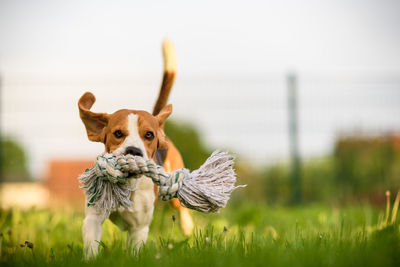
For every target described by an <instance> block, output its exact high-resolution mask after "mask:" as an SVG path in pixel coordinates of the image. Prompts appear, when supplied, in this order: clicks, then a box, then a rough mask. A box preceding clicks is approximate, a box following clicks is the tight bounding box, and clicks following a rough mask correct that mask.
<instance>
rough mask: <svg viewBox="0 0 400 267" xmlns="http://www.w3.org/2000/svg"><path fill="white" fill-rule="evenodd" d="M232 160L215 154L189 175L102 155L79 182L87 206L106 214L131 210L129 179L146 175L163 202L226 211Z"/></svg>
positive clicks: (140, 160) (149, 162) (141, 160)
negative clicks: (178, 202) (174, 200)
mask: <svg viewBox="0 0 400 267" xmlns="http://www.w3.org/2000/svg"><path fill="white" fill-rule="evenodd" d="M233 163H234V157H233V156H231V155H230V154H228V153H226V152H219V151H215V152H214V153H212V155H211V156H210V157H209V158H208V159H207V160H206V162H205V163H204V164H203V165H202V166H201V167H200V168H199V169H197V170H195V171H193V172H192V173H190V172H189V170H187V169H179V170H176V171H174V172H172V173H171V174H169V173H167V172H165V170H164V168H163V167H161V166H158V165H156V164H155V163H154V161H153V160H145V159H144V158H142V157H137V156H132V155H126V156H118V157H115V156H114V155H113V154H110V153H103V154H101V155H100V156H98V157H97V159H96V162H95V165H94V167H93V168H92V169H88V170H86V171H85V172H84V173H83V174H82V175H81V177H80V178H79V180H80V182H81V184H82V186H81V187H82V188H83V189H84V191H85V195H86V199H87V201H88V203H87V204H88V206H94V207H95V208H96V209H97V210H99V211H104V212H106V213H107V214H109V213H110V212H111V211H113V210H116V209H117V208H118V207H119V206H124V207H125V208H127V209H130V207H131V204H132V203H131V201H130V199H129V198H130V194H131V192H132V191H134V190H136V189H135V188H131V187H130V186H129V182H128V181H129V179H135V178H139V177H141V176H142V175H145V176H147V177H149V178H151V179H152V180H153V182H154V183H155V184H157V185H158V186H159V191H158V195H159V198H160V199H162V200H165V201H166V200H170V199H172V198H178V199H179V201H180V203H181V205H183V206H185V207H187V208H190V209H194V210H197V211H200V212H204V213H209V212H218V211H219V210H220V209H221V208H223V207H225V206H226V204H227V202H228V200H229V198H230V194H231V193H232V191H233V190H235V189H236V188H238V187H243V185H240V186H235V182H236V177H235V172H234V169H233Z"/></svg>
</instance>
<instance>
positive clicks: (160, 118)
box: [156, 104, 172, 128]
mask: <svg viewBox="0 0 400 267" xmlns="http://www.w3.org/2000/svg"><path fill="white" fill-rule="evenodd" d="M171 112H172V105H171V104H169V105H166V106H165V107H163V109H162V110H161V111H160V113H158V115H157V116H156V118H157V120H158V123H159V125H160V127H161V128H164V123H165V120H166V119H167V118H168V117H169V115H171Z"/></svg>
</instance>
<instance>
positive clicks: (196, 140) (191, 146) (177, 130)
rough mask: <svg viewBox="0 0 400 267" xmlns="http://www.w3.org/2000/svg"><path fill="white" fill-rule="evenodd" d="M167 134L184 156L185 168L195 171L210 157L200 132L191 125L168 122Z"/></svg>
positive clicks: (166, 125)
mask: <svg viewBox="0 0 400 267" xmlns="http://www.w3.org/2000/svg"><path fill="white" fill-rule="evenodd" d="M165 133H166V134H167V136H168V138H169V139H171V141H172V142H174V145H175V146H176V147H177V148H178V150H179V152H180V153H181V154H182V157H183V161H184V163H185V167H186V168H188V169H190V170H195V169H198V168H199V167H200V165H201V164H203V163H204V161H205V160H206V159H207V158H208V157H209V156H210V153H211V151H210V150H209V149H207V148H206V146H205V145H204V142H203V140H201V138H200V134H199V132H198V130H197V129H196V128H195V127H194V126H193V125H191V124H189V123H185V122H176V121H173V120H167V122H166V124H165Z"/></svg>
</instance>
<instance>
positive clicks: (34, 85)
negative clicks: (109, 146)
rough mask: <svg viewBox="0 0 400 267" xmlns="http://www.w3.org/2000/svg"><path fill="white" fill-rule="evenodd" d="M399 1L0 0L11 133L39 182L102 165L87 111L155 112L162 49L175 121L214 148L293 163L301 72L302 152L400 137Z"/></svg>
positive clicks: (5, 115)
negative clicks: (51, 174) (169, 47)
mask: <svg viewBox="0 0 400 267" xmlns="http://www.w3.org/2000/svg"><path fill="white" fill-rule="evenodd" d="M399 14H400V1H396V0H375V1H372V0H360V1H350V0H335V1H333V0H332V1H321V0H319V1H318V0H316V1H296V0H293V1H290V0H281V1H232V0H229V1H228V0H223V1H215V0H213V1H208V0H203V1H84V0H80V1H55V0H46V1H18V0H2V1H0V36H1V41H0V74H1V77H2V84H3V86H2V96H1V106H2V120H1V122H2V127H1V131H2V133H3V134H5V135H8V136H13V137H14V138H16V139H18V140H19V141H21V142H22V143H23V144H24V145H25V147H26V149H27V152H28V155H29V158H30V162H31V163H30V166H31V169H32V170H33V171H34V173H35V175H39V174H40V173H42V172H43V170H44V169H45V166H46V162H47V161H48V160H50V159H52V158H57V157H58V158H65V157H69V158H77V157H81V158H82V157H85V158H88V157H91V158H93V157H94V156H95V155H96V154H98V153H99V152H101V150H102V147H101V145H99V144H92V143H89V142H88V141H87V138H86V136H85V131H84V128H83V125H82V123H81V122H80V120H79V118H78V112H77V108H76V102H77V100H78V99H79V97H80V95H81V94H82V93H83V92H84V91H86V90H91V91H92V92H93V93H95V95H96V96H97V99H98V102H97V103H96V104H95V106H94V109H95V111H99V112H109V113H111V112H113V111H115V110H117V109H120V108H132V109H147V110H150V109H151V107H152V105H153V103H154V101H155V98H156V95H157V91H158V88H159V84H160V80H161V71H162V64H161V63H162V58H161V49H160V48H161V41H162V39H163V38H164V37H166V36H168V37H169V38H170V39H171V40H172V41H173V42H174V44H175V46H176V50H177V55H178V78H177V80H176V84H175V86H174V89H173V92H172V95H171V103H173V104H174V113H173V118H175V119H182V120H186V121H190V122H191V123H192V124H194V125H195V126H197V127H198V128H199V130H200V131H201V133H202V136H203V137H204V138H205V140H206V143H207V145H208V146H209V147H210V148H229V149H232V150H234V151H237V152H238V153H240V154H241V155H243V156H245V157H247V158H249V159H252V160H253V159H254V160H255V161H258V162H263V163H267V162H270V161H271V159H281V158H287V156H288V151H289V149H288V137H287V114H286V97H287V95H286V83H285V77H286V75H287V73H288V71H295V72H296V73H297V74H298V76H299V108H300V110H299V114H300V115H299V120H300V127H299V129H300V150H301V155H302V156H304V157H310V156H315V155H324V154H326V153H329V152H330V151H332V146H333V144H334V141H335V138H336V137H337V134H338V133H339V132H341V131H346V130H350V131H351V130H354V129H361V130H366V131H370V132H393V131H399V125H400V105H399V103H400V15H399Z"/></svg>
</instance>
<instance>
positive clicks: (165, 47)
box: [153, 38, 176, 116]
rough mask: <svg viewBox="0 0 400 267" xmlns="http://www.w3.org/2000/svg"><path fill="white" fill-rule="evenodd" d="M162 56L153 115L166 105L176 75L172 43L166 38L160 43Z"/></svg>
mask: <svg viewBox="0 0 400 267" xmlns="http://www.w3.org/2000/svg"><path fill="white" fill-rule="evenodd" d="M162 51H163V58H164V73H163V80H162V84H161V89H160V93H159V95H158V98H157V102H156V104H155V106H154V108H153V115H154V116H155V115H157V114H158V113H159V112H160V111H161V109H162V108H163V107H165V105H167V102H168V97H169V93H170V92H171V88H172V85H173V84H174V81H175V77H176V55H175V48H174V45H173V44H172V42H171V41H170V40H168V38H165V39H164V41H163V44H162Z"/></svg>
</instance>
